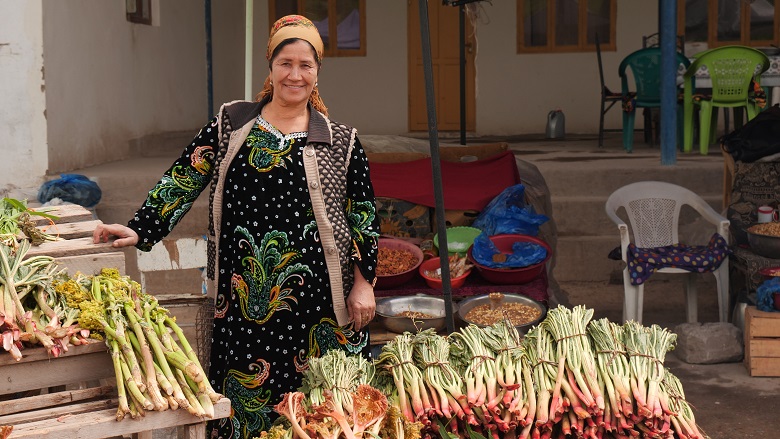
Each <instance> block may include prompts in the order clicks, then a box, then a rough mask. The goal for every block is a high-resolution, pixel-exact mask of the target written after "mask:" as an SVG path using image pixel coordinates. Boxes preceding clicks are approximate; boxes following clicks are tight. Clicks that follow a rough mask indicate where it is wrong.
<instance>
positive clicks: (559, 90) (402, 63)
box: [213, 0, 658, 135]
mask: <svg viewBox="0 0 780 439" xmlns="http://www.w3.org/2000/svg"><path fill="white" fill-rule="evenodd" d="M478 4H479V5H480V16H479V18H478V20H477V23H476V27H477V36H478V47H477V51H478V52H477V53H478V54H477V59H476V62H477V77H476V81H477V84H476V88H477V134H482V135H511V134H523V133H543V132H544V129H545V125H546V122H547V113H548V112H549V111H550V110H553V109H556V108H561V109H562V110H563V111H564V114H565V115H566V131H567V132H568V133H594V132H596V131H597V129H598V107H599V100H600V92H599V77H598V64H597V62H596V54H595V53H594V52H584V53H565V54H518V53H517V48H516V26H517V23H516V20H517V6H516V5H517V3H516V1H515V0H502V1H494V2H490V3H489V2H479V3H478ZM412 6H415V4H413V5H412ZM407 7H408V5H407V2H403V1H368V2H366V20H367V24H366V30H367V37H366V38H367V55H366V56H364V57H341V58H326V59H325V60H324V61H323V69H322V71H321V73H320V79H319V82H320V92H321V93H322V96H323V99H324V101H325V104H326V105H327V106H328V108H329V111H330V114H331V117H332V118H334V119H335V120H338V121H341V122H344V123H347V124H350V125H353V126H355V127H357V128H358V130H359V131H360V132H361V133H363V134H404V133H407V132H408V107H407V106H408V85H407V79H406V78H407V63H408V61H407V53H406V52H407V32H408V26H407V20H406V15H407ZM213 9H214V22H215V24H214V36H213V41H214V72H215V73H214V77H215V102H216V103H217V105H218V104H219V103H221V102H226V101H230V100H233V99H241V98H242V97H243V87H244V85H243V84H244V78H243V66H244V61H243V57H244V52H243V51H244V34H243V29H244V25H243V24H244V6H243V2H237V3H233V2H230V3H228V4H224V3H221V2H220V3H219V6H216V2H215V6H214V7H213ZM254 13H255V19H254V38H255V40H254V41H255V43H254V45H255V57H254V60H253V65H254V72H255V77H254V87H253V90H255V91H256V92H257V91H260V88H261V87H262V83H263V80H264V79H265V77H266V75H267V74H268V65H267V61H266V60H265V48H266V46H267V42H268V30H269V20H268V2H267V1H261V0H255V2H254ZM657 22H658V4H657V2H648V1H643V0H621V1H620V2H618V11H617V24H616V26H617V27H616V32H617V36H616V41H617V43H618V46H617V51H614V52H604V53H603V54H602V55H603V60H604V71H605V78H606V81H607V84H608V85H609V86H610V87H611V88H612V89H614V90H619V89H620V83H619V80H618V75H617V68H618V65H619V64H620V60H621V59H622V58H623V57H624V56H626V55H627V54H629V53H630V52H632V51H634V50H636V49H638V48H640V46H641V41H642V40H641V37H642V35H645V34H650V33H653V32H656V31H657ZM606 125H607V126H608V127H611V128H620V126H621V114H620V111H619V108H617V107H616V108H614V109H613V110H612V111H610V112H609V113H608V115H607V122H606ZM639 127H641V118H637V128H639Z"/></svg>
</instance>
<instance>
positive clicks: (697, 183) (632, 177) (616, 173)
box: [521, 155, 723, 197]
mask: <svg viewBox="0 0 780 439" xmlns="http://www.w3.org/2000/svg"><path fill="white" fill-rule="evenodd" d="M620 158H621V160H610V159H603V160H599V161H588V160H585V161H582V162H563V163H560V162H548V161H543V160H538V159H537V160H534V161H533V163H534V164H535V165H536V166H537V167H538V168H539V170H540V171H541V173H542V175H543V176H544V178H545V181H546V183H547V186H548V187H549V189H550V194H551V195H552V196H553V197H556V196H575V195H576V196H604V197H607V196H609V194H611V193H612V192H614V191H615V190H616V189H618V188H620V187H622V186H625V185H627V184H630V183H634V182H637V181H644V180H654V181H665V182H669V183H674V184H677V185H680V186H683V187H687V188H689V189H691V190H693V191H694V192H696V193H699V194H706V193H713V194H714V193H722V192H723V160H722V158H720V157H717V156H701V157H699V156H697V157H695V160H693V159H691V158H690V157H689V156H687V155H686V156H684V157H683V158H680V159H678V163H677V164H676V165H674V166H663V165H661V164H660V162H659V163H658V164H655V161H648V160H647V159H645V160H642V161H637V162H636V163H633V162H632V161H631V160H627V159H626V158H625V157H624V156H620ZM521 178H522V176H521Z"/></svg>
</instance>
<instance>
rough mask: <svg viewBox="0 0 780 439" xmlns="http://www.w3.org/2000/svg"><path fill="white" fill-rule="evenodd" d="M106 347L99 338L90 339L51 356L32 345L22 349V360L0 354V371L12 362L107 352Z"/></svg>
mask: <svg viewBox="0 0 780 439" xmlns="http://www.w3.org/2000/svg"><path fill="white" fill-rule="evenodd" d="M107 351H108V348H106V344H105V342H102V341H99V340H92V339H90V340H89V342H88V343H87V344H85V345H81V346H68V351H67V352H63V353H62V354H61V355H60V356H59V357H57V358H52V357H51V355H49V353H48V352H46V349H44V348H42V347H34V348H29V349H24V350H23V351H22V355H23V356H24V358H22V361H14V359H13V358H11V356H10V355H5V354H4V355H0V371H2V370H5V369H4V368H5V366H8V365H13V364H26V363H30V362H33V361H41V360H46V361H48V360H57V359H62V358H65V357H75V356H80V355H86V354H92V353H96V352H107Z"/></svg>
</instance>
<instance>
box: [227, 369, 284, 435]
mask: <svg viewBox="0 0 780 439" xmlns="http://www.w3.org/2000/svg"><path fill="white" fill-rule="evenodd" d="M248 369H249V370H250V371H252V372H253V373H249V374H247V373H244V372H241V371H238V370H235V369H230V370H229V371H228V373H227V375H226V376H225V380H224V382H223V388H224V389H225V390H224V392H225V396H226V397H227V398H229V399H230V401H231V403H232V404H231V407H232V410H231V414H230V418H228V419H224V420H221V421H220V422H221V423H223V422H224V423H227V422H229V423H230V424H231V425H232V430H233V431H232V432H231V434H230V436H229V437H230V438H234V439H240V438H248V437H254V436H257V435H259V432H260V431H263V430H267V429H268V428H269V427H270V426H271V418H270V417H269V414H270V413H271V412H272V407H271V406H270V405H269V403H270V404H271V405H272V404H273V401H271V391H270V390H267V389H263V388H262V387H260V386H261V385H262V384H263V383H264V382H265V381H266V380H267V379H268V375H269V370H270V364H269V363H268V362H267V361H266V360H263V359H262V358H259V359H257V361H256V362H254V363H250V364H249V366H248ZM223 425H224V424H223Z"/></svg>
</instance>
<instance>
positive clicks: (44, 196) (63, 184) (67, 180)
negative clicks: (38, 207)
mask: <svg viewBox="0 0 780 439" xmlns="http://www.w3.org/2000/svg"><path fill="white" fill-rule="evenodd" d="M102 196H103V191H101V190H100V187H99V186H98V185H97V183H95V182H94V181H92V180H90V179H89V178H87V177H86V176H84V175H81V174H61V175H60V178H58V179H56V180H50V181H47V182H46V183H44V184H42V185H41V188H40V189H39V190H38V201H39V202H40V203H41V204H44V203H47V202H49V201H51V200H53V199H55V198H59V199H60V200H62V201H67V202H69V203H73V204H78V205H81V206H84V207H94V206H95V205H96V204H97V203H99V202H100V198H101V197H102Z"/></svg>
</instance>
